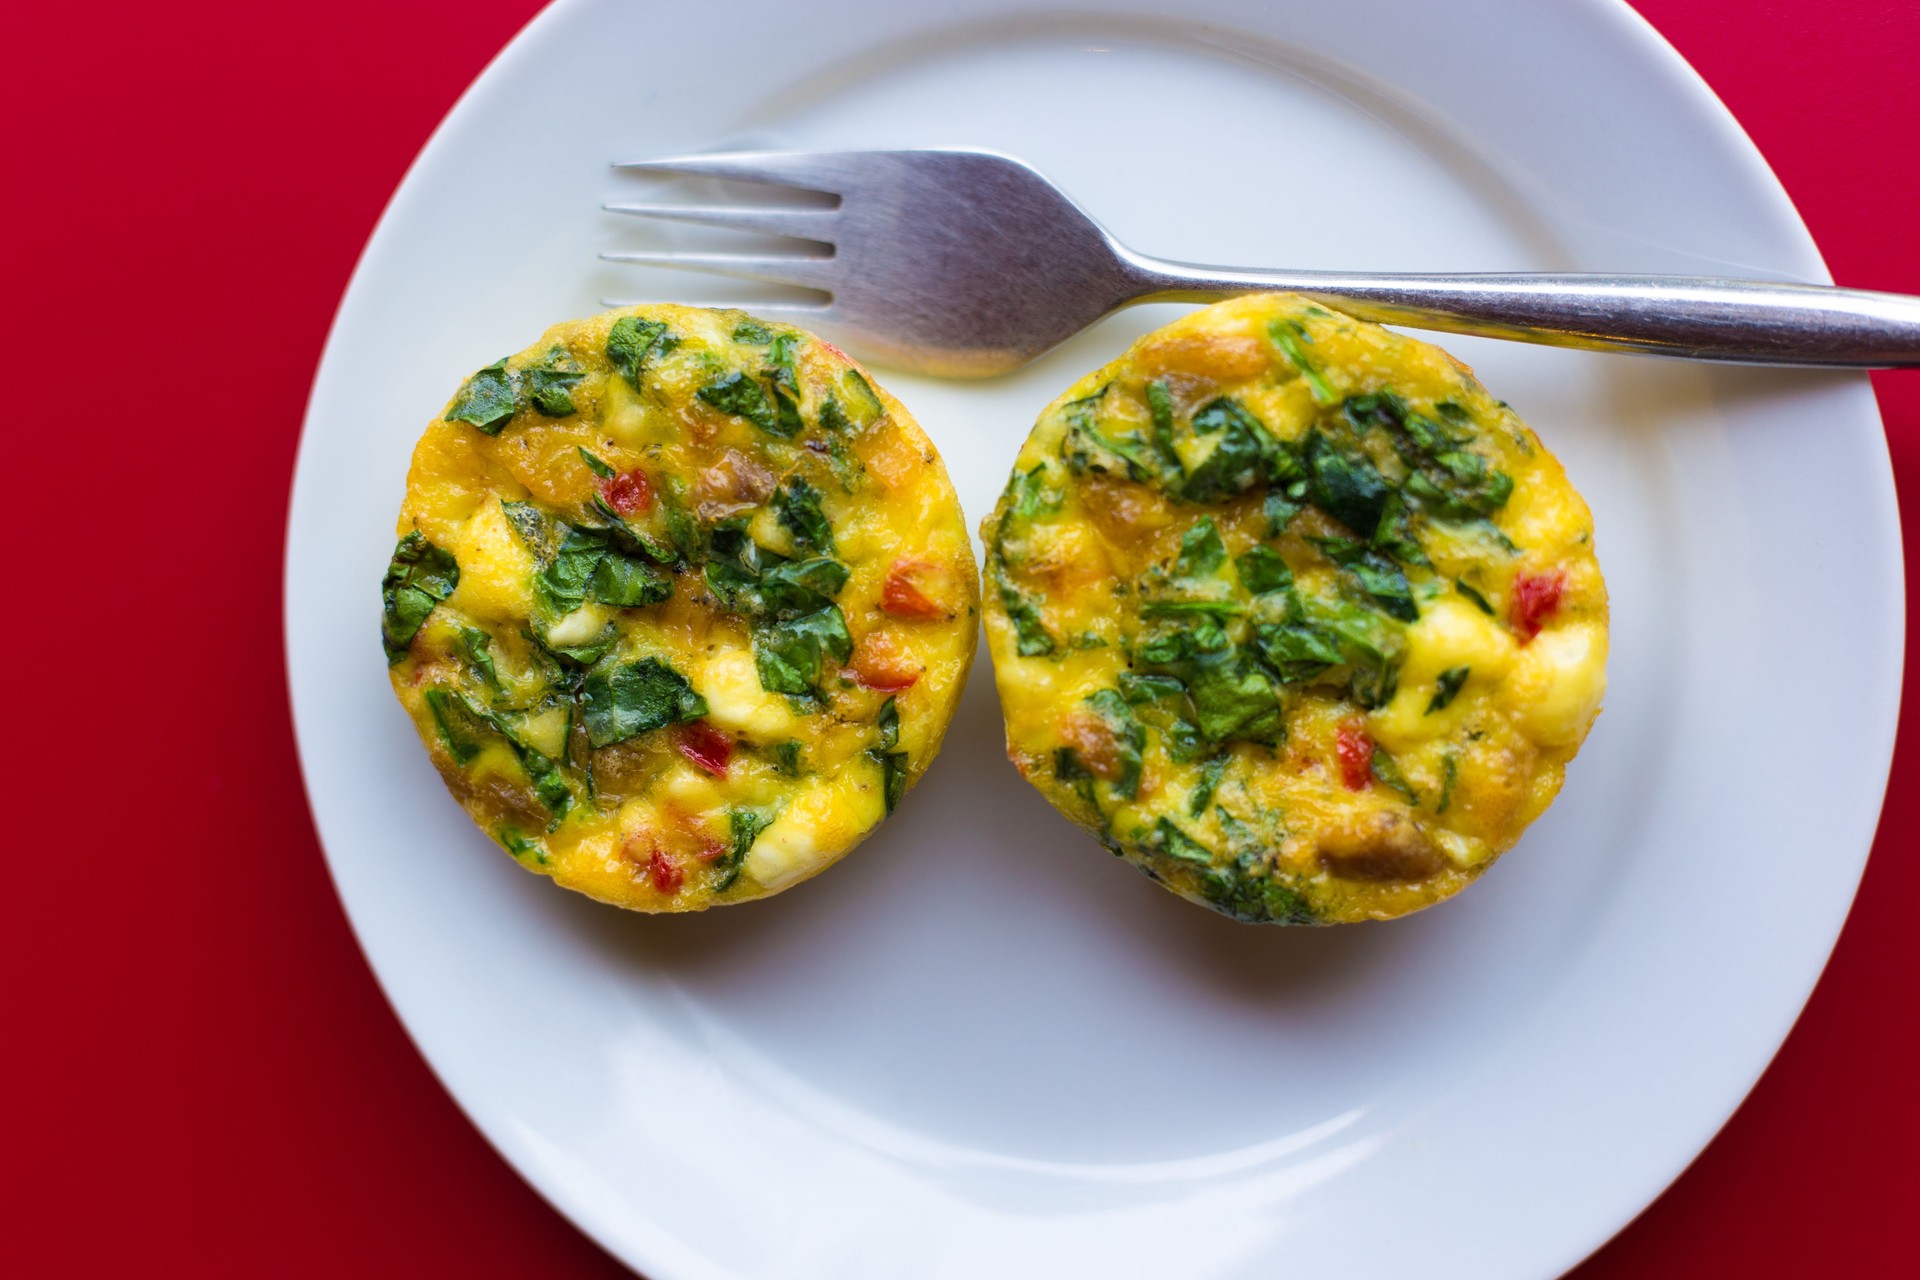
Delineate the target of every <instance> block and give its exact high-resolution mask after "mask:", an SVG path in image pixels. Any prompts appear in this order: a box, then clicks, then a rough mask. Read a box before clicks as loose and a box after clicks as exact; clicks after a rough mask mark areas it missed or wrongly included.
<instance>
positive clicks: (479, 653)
mask: <svg viewBox="0 0 1920 1280" xmlns="http://www.w3.org/2000/svg"><path fill="white" fill-rule="evenodd" d="M460 652H461V653H462V654H463V655H465V657H466V659H467V665H468V666H470V667H472V668H473V669H474V670H475V671H478V672H479V673H480V679H481V681H482V683H484V684H485V685H486V686H487V688H489V689H491V690H493V691H494V692H495V693H498V692H500V672H499V671H498V670H497V669H496V668H495V667H494V665H493V637H492V636H490V635H488V634H487V633H486V632H484V631H482V630H480V628H478V627H461V628H460Z"/></svg>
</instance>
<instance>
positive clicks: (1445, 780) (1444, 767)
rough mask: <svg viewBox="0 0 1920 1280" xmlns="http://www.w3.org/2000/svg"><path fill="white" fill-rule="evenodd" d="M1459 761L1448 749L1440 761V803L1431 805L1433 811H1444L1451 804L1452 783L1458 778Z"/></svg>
mask: <svg viewBox="0 0 1920 1280" xmlns="http://www.w3.org/2000/svg"><path fill="white" fill-rule="evenodd" d="M1459 772H1460V762H1459V760H1458V759H1456V758H1455V756H1454V754H1453V752H1451V751H1449V752H1448V753H1447V754H1446V755H1445V757H1443V758H1442V759H1441V761H1440V803H1439V804H1436V805H1435V806H1434V807H1433V811H1434V812H1435V813H1445V812H1446V811H1447V810H1448V808H1449V807H1451V806H1452V804H1453V784H1454V783H1455V782H1456V781H1457V780H1458V777H1459Z"/></svg>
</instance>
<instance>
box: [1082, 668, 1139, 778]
mask: <svg viewBox="0 0 1920 1280" xmlns="http://www.w3.org/2000/svg"><path fill="white" fill-rule="evenodd" d="M1086 704H1087V706H1088V707H1089V708H1091V709H1092V711H1093V712H1094V714H1095V715H1097V716H1099V717H1100V719H1101V722H1102V723H1104V724H1105V725H1106V728H1107V732H1108V734H1109V735H1110V737H1111V738H1112V740H1113V744H1114V751H1115V753H1116V754H1117V755H1118V757H1119V761H1120V772H1119V773H1118V774H1117V775H1116V776H1115V777H1114V778H1113V780H1112V784H1111V785H1112V787H1113V794H1114V795H1116V796H1118V797H1119V798H1120V799H1122V800H1131V799H1133V798H1134V797H1135V796H1137V795H1139V794H1140V768H1141V759H1140V753H1141V752H1142V751H1143V750H1144V749H1145V747H1146V745H1147V736H1146V730H1144V729H1142V728H1141V727H1140V722H1139V721H1138V720H1136V719H1134V718H1133V709H1132V708H1131V707H1129V706H1128V705H1127V700H1126V699H1125V698H1123V697H1121V696H1120V694H1119V692H1118V691H1117V690H1114V689H1101V690H1099V691H1098V692H1096V693H1093V694H1091V695H1089V696H1088V697H1087V700H1086Z"/></svg>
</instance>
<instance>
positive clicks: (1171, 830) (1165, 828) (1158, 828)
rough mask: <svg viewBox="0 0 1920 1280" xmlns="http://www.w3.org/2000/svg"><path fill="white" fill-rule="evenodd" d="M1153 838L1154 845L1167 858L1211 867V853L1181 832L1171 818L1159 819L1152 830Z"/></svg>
mask: <svg viewBox="0 0 1920 1280" xmlns="http://www.w3.org/2000/svg"><path fill="white" fill-rule="evenodd" d="M1153 837H1154V844H1155V845H1156V846H1157V847H1158V848H1159V850H1160V851H1161V852H1162V853H1164V854H1166V855H1167V856H1169V857H1172V858H1178V859H1179V860H1180V861H1182V862H1194V863H1198V864H1199V865H1201V866H1203V867H1207V866H1212V865H1213V851H1212V850H1211V849H1209V848H1207V846H1205V845H1204V844H1201V843H1200V842H1199V841H1198V840H1195V839H1194V838H1193V837H1192V836H1190V835H1188V834H1187V833H1186V832H1184V831H1182V830H1181V829H1180V828H1179V826H1178V825H1176V824H1175V823H1174V821H1173V819H1172V818H1166V817H1163V818H1161V819H1160V821H1159V823H1158V824H1156V825H1155V827H1154V829H1153Z"/></svg>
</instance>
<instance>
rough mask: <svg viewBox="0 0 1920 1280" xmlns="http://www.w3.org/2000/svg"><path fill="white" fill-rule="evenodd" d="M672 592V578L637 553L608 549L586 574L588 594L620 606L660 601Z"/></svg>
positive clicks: (590, 596)
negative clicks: (587, 574) (625, 553)
mask: <svg viewBox="0 0 1920 1280" xmlns="http://www.w3.org/2000/svg"><path fill="white" fill-rule="evenodd" d="M671 595H673V579H671V578H669V577H668V576H667V575H666V574H664V573H662V572H661V571H660V570H658V569H656V568H654V567H653V566H652V565H650V564H648V563H647V562H646V561H645V560H642V559H640V558H639V557H637V556H629V555H623V554H621V553H620V552H618V551H607V552H605V553H604V554H603V555H602V556H601V558H600V560H599V561H598V562H597V563H596V564H595V565H594V566H593V572H592V573H591V574H590V575H589V576H588V578H587V584H586V598H587V599H589V600H592V601H595V602H597V603H599V604H610V605H613V606H615V607H617V608H621V609H637V608H641V607H642V606H645V605H650V604H659V603H660V602H661V601H662V600H665V599H667V598H668V597H670V596H671Z"/></svg>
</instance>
